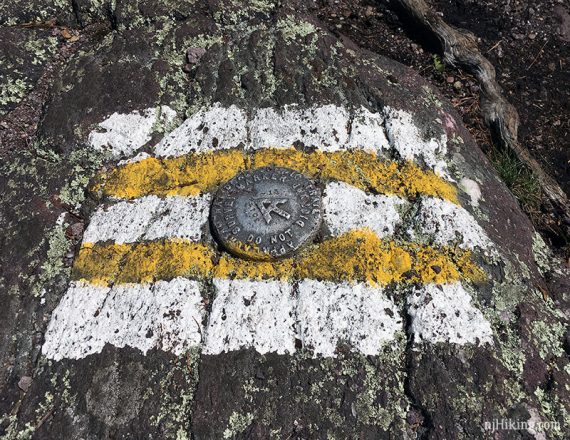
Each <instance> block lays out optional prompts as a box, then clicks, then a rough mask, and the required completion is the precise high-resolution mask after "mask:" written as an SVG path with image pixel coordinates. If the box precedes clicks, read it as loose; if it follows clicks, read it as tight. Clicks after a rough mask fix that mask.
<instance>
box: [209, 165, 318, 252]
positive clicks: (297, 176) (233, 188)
mask: <svg viewBox="0 0 570 440" xmlns="http://www.w3.org/2000/svg"><path fill="white" fill-rule="evenodd" d="M321 205H322V200H321V191H320V189H319V188H318V187H317V186H316V185H315V184H314V183H313V182H312V181H311V180H309V179H308V178H306V177H305V176H303V175H302V174H301V173H299V172H297V171H294V170H291V169H288V168H280V167H265V168H259V169H256V170H252V171H244V172H241V173H239V174H238V175H237V176H236V177H234V178H233V179H231V180H230V181H228V182H227V183H225V184H224V185H222V186H221V188H220V189H219V190H218V192H217V193H216V195H215V198H214V201H213V203H212V208H211V211H210V215H211V221H212V226H213V230H214V233H215V235H216V237H217V238H218V239H219V240H220V242H221V244H222V245H223V246H224V247H225V248H226V249H227V250H229V251H230V252H232V253H233V254H236V255H238V256H241V257H245V258H249V259H255V260H269V259H273V258H280V257H286V256H290V255H292V254H293V253H295V251H297V250H298V249H299V248H301V247H302V246H303V245H304V244H305V243H307V242H309V241H311V240H312V239H313V238H314V236H315V234H316V233H317V231H318V229H319V226H320V224H321V221H322V208H321Z"/></svg>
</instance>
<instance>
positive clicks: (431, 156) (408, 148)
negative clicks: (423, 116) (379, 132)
mask: <svg viewBox="0 0 570 440" xmlns="http://www.w3.org/2000/svg"><path fill="white" fill-rule="evenodd" d="M384 115H385V117H386V119H385V125H386V134H387V136H388V141H389V142H390V147H392V148H393V149H394V150H396V151H397V152H398V154H399V155H400V157H401V158H402V159H405V160H415V161H418V160H423V162H424V163H425V165H427V166H428V167H430V168H431V169H433V170H434V171H435V172H436V173H438V174H441V175H445V174H446V173H445V171H446V169H447V163H446V161H445V155H446V153H447V135H446V134H445V132H442V134H441V136H440V137H439V139H438V138H434V137H430V138H426V137H425V136H424V135H422V133H421V132H420V129H419V128H418V126H417V125H416V124H414V120H413V116H412V115H411V114H410V113H408V112H406V111H404V110H394V109H392V108H390V107H385V108H384Z"/></svg>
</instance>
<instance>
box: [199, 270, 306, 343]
mask: <svg viewBox="0 0 570 440" xmlns="http://www.w3.org/2000/svg"><path fill="white" fill-rule="evenodd" d="M214 287H215V289H216V297H215V299H214V303H213V304H212V312H211V313H210V318H209V322H208V328H207V331H206V344H205V347H204V353H206V354H219V353H223V352H227V351H233V350H239V349H240V348H255V350H257V351H258V352H259V353H262V354H265V353H269V352H274V353H278V354H285V353H293V352H294V351H295V331H294V327H293V326H294V323H295V321H294V316H293V308H294V304H295V303H294V300H293V297H292V290H293V287H292V285H291V284H290V283H286V282H279V281H247V280H224V279H216V280H214Z"/></svg>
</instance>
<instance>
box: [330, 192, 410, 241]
mask: <svg viewBox="0 0 570 440" xmlns="http://www.w3.org/2000/svg"><path fill="white" fill-rule="evenodd" d="M407 204H409V203H408V202H407V201H406V200H404V199H402V198H401V197H397V196H385V195H371V194H366V193H365V192H364V191H362V190H360V189H358V188H355V187H354V186H351V185H348V184H346V183H344V182H334V183H329V184H328V185H327V186H326V189H325V194H324V197H323V211H324V221H325V223H326V225H327V227H328V228H329V230H330V232H331V234H332V235H341V234H344V233H346V232H349V231H352V230H354V229H360V228H369V229H371V230H372V231H374V232H375V233H376V234H377V235H378V236H379V237H386V236H390V235H392V234H393V233H394V229H395V228H396V226H397V225H399V224H400V223H401V221H402V218H401V216H400V213H399V211H398V208H400V207H402V206H403V205H407Z"/></svg>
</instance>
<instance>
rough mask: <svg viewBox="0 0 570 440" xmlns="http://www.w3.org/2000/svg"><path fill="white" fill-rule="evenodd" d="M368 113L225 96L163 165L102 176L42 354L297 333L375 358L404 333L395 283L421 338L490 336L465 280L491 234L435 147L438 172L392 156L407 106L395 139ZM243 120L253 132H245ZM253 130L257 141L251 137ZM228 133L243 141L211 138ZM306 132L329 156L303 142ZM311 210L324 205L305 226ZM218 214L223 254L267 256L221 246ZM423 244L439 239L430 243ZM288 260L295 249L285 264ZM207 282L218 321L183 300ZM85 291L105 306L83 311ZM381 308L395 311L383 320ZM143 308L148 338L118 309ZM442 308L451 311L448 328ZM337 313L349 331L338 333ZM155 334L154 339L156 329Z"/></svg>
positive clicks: (215, 343) (473, 276) (172, 142)
mask: <svg viewBox="0 0 570 440" xmlns="http://www.w3.org/2000/svg"><path fill="white" fill-rule="evenodd" d="M144 113H145V112H143V114H144ZM147 113H148V112H147ZM306 114H310V115H316V117H315V121H314V124H315V125H314V126H313V129H312V130H309V131H305V130H304V129H303V127H302V123H301V122H300V121H301V119H303V118H302V117H301V116H302V115H306ZM214 115H216V117H217V118H218V119H221V120H224V121H225V123H224V124H220V123H219V122H218V121H215V119H216V117H214ZM229 115H231V117H230V116H229ZM356 115H366V119H365V120H364V122H362V123H361V124H362V125H361V126H356V127H353V129H352V131H351V134H350V135H348V134H345V135H343V134H342V132H340V133H339V132H338V130H337V128H336V127H338V126H339V124H340V125H341V126H342V121H344V120H346V119H347V118H351V117H354V118H356V116H354V115H351V113H350V112H349V111H348V110H346V109H344V108H340V107H335V106H326V107H315V108H310V109H297V108H290V109H286V110H281V111H279V110H275V109H259V110H258V111H257V112H256V114H255V116H253V118H251V120H250V119H247V117H246V115H245V113H243V112H241V111H240V110H239V109H238V108H237V107H230V108H223V107H221V106H218V105H215V106H213V107H212V108H210V109H204V110H201V111H199V112H197V113H196V115H195V116H193V117H191V118H190V119H189V120H187V121H186V122H184V123H183V124H182V125H181V126H180V127H179V128H177V129H175V130H174V131H173V132H172V133H171V134H169V135H167V136H166V137H165V139H164V140H163V141H162V142H161V143H159V144H158V145H157V147H156V151H155V156H154V157H152V156H148V155H145V156H142V157H139V158H135V159H134V160H129V161H126V162H124V163H122V164H120V165H119V166H118V167H117V168H115V169H113V170H111V171H110V172H108V173H107V174H105V175H101V176H100V178H99V179H98V182H97V184H96V190H97V191H99V193H100V194H101V195H103V196H104V197H105V198H106V199H107V200H108V202H107V203H106V204H105V205H104V206H102V207H101V208H99V209H97V210H96V211H95V213H94V214H93V216H92V219H91V222H90V225H89V226H88V228H87V230H86V231H85V236H84V243H83V245H82V249H81V251H80V253H79V256H78V258H77V260H76V263H75V277H76V281H74V283H73V286H72V287H71V288H70V289H69V291H68V293H67V295H66V296H65V298H64V300H63V301H62V302H61V304H60V305H59V306H58V308H57V309H56V310H55V311H54V314H53V317H52V321H51V323H50V325H49V327H48V332H47V333H46V343H45V345H44V349H43V351H44V354H45V355H46V356H48V357H52V358H54V359H61V358H63V357H71V358H78V357H82V356H85V355H87V354H89V353H94V352H97V351H99V350H101V348H102V346H103V344H104V343H110V344H114V345H116V346H118V347H121V346H125V345H130V346H133V347H137V348H139V349H141V350H143V351H146V350H148V349H149V348H152V347H155V346H159V347H161V348H162V349H163V350H169V351H173V352H174V353H180V352H182V351H183V350H185V349H187V348H188V347H189V346H193V345H202V346H203V347H204V350H205V351H206V352H207V353H212V354H214V353H220V352H224V351H228V350H238V349H240V348H247V347H253V348H256V349H257V350H260V352H262V353H265V352H276V353H284V352H289V353H292V352H294V351H295V339H300V340H301V341H303V342H304V344H305V346H306V347H308V348H311V349H313V350H314V353H315V355H317V354H320V355H323V356H334V353H335V350H334V345H335V343H336V342H340V341H344V340H347V341H349V343H350V344H351V345H352V346H353V349H354V350H358V351H362V352H363V353H366V354H374V353H378V351H379V350H381V349H382V347H383V346H384V345H386V344H387V343H389V341H390V340H393V339H394V338H395V337H396V333H397V332H402V331H403V318H402V315H401V311H399V310H397V308H396V307H395V305H394V303H393V301H392V300H391V299H390V297H389V296H387V295H386V293H385V287H386V286H389V285H393V284H396V285H401V286H403V288H404V289H405V291H406V292H408V295H409V298H410V300H409V301H410V306H409V307H410V313H411V314H412V317H413V320H414V321H413V325H412V328H413V330H414V332H415V334H416V335H417V337H418V340H420V339H421V340H425V341H428V342H429V341H432V342H449V343H456V344H464V343H479V344H480V343H490V344H492V343H493V339H492V331H491V327H490V325H489V323H488V322H487V320H486V319H485V318H484V316H483V315H482V314H481V312H480V311H479V310H477V308H476V307H475V306H474V305H473V304H471V301H472V300H471V296H470V294H469V293H468V289H466V288H465V285H466V284H469V283H471V282H480V281H482V280H483V279H484V278H485V274H484V272H483V271H482V270H481V269H480V268H478V267H477V263H476V262H475V261H474V260H473V258H472V255H471V253H472V252H473V251H480V252H486V253H493V245H492V243H491V241H490V240H489V238H488V237H487V236H486V234H485V233H484V232H483V231H482V229H481V228H480V227H479V226H478V225H477V222H476V221H475V220H474V219H473V218H472V217H471V215H470V214H469V213H468V212H467V211H466V210H465V209H464V208H462V207H461V205H460V203H459V202H458V198H457V189H456V185H455V183H453V182H451V181H449V180H447V178H446V177H445V173H444V172H443V171H441V170H440V167H441V166H440V162H439V161H438V160H437V159H436V158H437V156H430V157H431V159H430V162H431V163H432V164H433V168H432V169H430V167H426V166H419V165H416V164H415V163H414V162H413V161H409V160H408V161H401V162H396V161H391V160H389V159H387V158H384V157H383V156H382V152H383V151H384V150H388V149H389V148H390V146H389V144H388V141H387V138H388V136H389V135H390V133H392V135H393V134H394V130H395V127H399V128H398V133H401V132H405V133H413V131H414V129H413V127H406V124H411V122H409V118H407V116H404V117H402V118H401V119H400V120H399V122H395V121H393V120H392V122H391V123H390V124H389V125H388V126H390V127H391V131H388V135H387V134H386V130H387V129H386V127H385V123H384V122H383V121H384V118H385V117H386V116H385V115H380V114H374V113H370V112H367V111H366V110H364V109H362V110H358V111H357V112H356ZM113 117H114V118H115V119H116V116H113ZM193 118H195V119H196V121H194V119H193ZM205 121H212V122H211V124H212V125H211V126H209V129H208V130H207V131H205V130H201V131H200V130H196V129H195V128H192V127H195V126H197V125H200V124H203V123H205ZM107 125H108V124H107ZM107 125H106V126H107ZM243 127H247V130H250V131H252V132H253V134H247V133H243V134H240V133H241V131H240V130H243V129H244V128H243ZM260 127H265V128H264V130H263V131H261V132H260V131H259V129H260ZM121 130H122V131H124V127H123V126H121ZM303 133H305V134H303ZM307 133H310V134H307ZM111 135H112V129H111V131H110V133H109V136H111ZM198 136H204V138H203V139H198V138H197V137H198ZM235 136H239V137H237V138H235ZM252 136H253V139H255V141H254V143H253V144H246V145H245V146H244V147H243V148H241V147H237V146H236V145H237V144H238V143H239V144H241V143H242V142H243V140H244V139H246V138H248V137H249V138H251V137H252ZM296 136H298V137H296ZM307 136H308V137H307ZM214 138H216V139H219V140H228V143H227V144H225V143H223V142H219V141H218V142H217V143H216V144H214V143H210V145H209V146H208V142H210V141H211V139H214ZM98 139H99V138H98ZM280 139H282V140H280ZM371 139H374V140H375V142H373V143H372V144H367V143H364V142H367V141H369V140H371ZM298 140H302V141H303V142H305V143H306V144H307V145H308V146H314V149H313V150H312V151H307V152H305V151H301V150H297V149H295V148H293V147H291V146H290V145H289V144H290V143H291V142H296V141H298ZM413 141H414V138H413V137H411V138H410V139H409V143H407V144H406V151H409V154H408V156H407V158H408V159H425V158H426V156H423V154H425V151H426V150H425V148H423V146H424V145H430V143H431V142H432V141H429V142H427V144H426V142H425V141H421V145H418V148H417V150H414V145H413ZM98 142H99V141H98ZM382 142H384V143H382ZM433 142H434V143H436V142H437V141H433ZM97 145H99V144H97ZM110 145H113V144H110ZM197 145H199V147H196V146H197ZM369 145H372V147H370V146H369ZM397 145H400V143H397ZM166 146H168V149H166ZM121 151H122V150H117V153H120V152H121ZM166 152H169V156H168V157H162V156H164V155H165V153H166ZM173 152H176V153H175V155H173V154H172V153H173ZM441 153H442V152H440V154H441ZM432 154H435V150H434V153H430V155H432ZM267 167H270V168H267ZM271 167H277V168H271ZM279 167H281V168H279ZM244 170H251V171H244ZM303 175H307V176H310V177H311V179H314V181H315V182H319V183H320V185H322V186H323V187H324V197H323V198H322V202H321V196H320V189H317V188H316V187H315V186H314V185H313V183H311V182H310V181H309V180H308V179H307V178H305V177H304V176H303ZM216 191H217V193H216ZM212 193H215V194H216V195H215V197H214V198H213V201H212ZM417 196H419V198H417ZM321 203H322V214H323V220H324V223H323V228H321V229H322V231H321V235H322V236H323V239H322V240H320V242H319V243H316V244H313V245H311V246H309V248H307V249H305V250H303V251H300V252H294V251H296V250H297V249H298V248H299V247H300V246H301V245H302V244H304V243H305V242H306V241H309V240H311V239H312V237H314V235H315V233H316V232H317V230H318V228H319V226H320V215H321ZM304 205H307V206H306V207H308V208H307V209H309V208H310V209H309V211H308V214H307V216H306V218H304V219H303V218H302V217H303V215H304V214H303V209H304ZM210 206H211V208H210ZM210 210H211V220H212V223H211V224H212V226H213V228H214V234H215V235H217V236H218V237H220V238H221V240H222V242H223V244H224V245H225V246H226V247H229V248H230V250H232V249H233V252H234V253H237V255H239V256H245V257H247V258H248V259H250V258H252V257H253V259H261V260H270V261H260V262H255V261H247V260H242V259H241V258H240V257H233V256H231V255H228V254H225V253H224V252H223V251H222V252H221V253H220V251H217V250H215V241H214V237H213V236H212V235H211V233H210V232H209V231H210V228H209V225H208V213H209V212H210ZM410 213H414V214H413V215H412V216H410ZM300 222H302V225H301V226H298V227H297V229H299V231H295V233H293V231H292V230H291V229H292V228H293V227H294V226H295V225H298V224H300ZM288 230H289V231H290V233H288V232H287V231H288ZM397 230H404V231H407V232H406V233H405V235H404V236H407V237H408V242H406V241H404V240H402V239H398V240H397V241H394V237H393V235H394V234H395V232H396V231H397ZM280 236H283V238H284V239H285V240H284V241H283V240H281V241H283V243H281V241H280V239H279V237H280ZM425 236H428V237H430V240H431V242H425V240H424V242H422V241H421V240H420V241H418V242H417V241H415V239H416V238H417V237H425ZM232 237H233V240H232ZM275 237H277V238H275ZM272 238H274V239H275V240H276V241H277V243H273V242H272V241H271V240H272ZM288 240H289V243H290V244H289V247H287V246H286V245H287V242H288ZM258 241H259V242H258ZM236 243H237V244H239V243H241V247H240V246H238V245H237V244H236ZM281 248H282V249H283V252H281V251H280V250H279V249H281ZM246 251H247V252H246ZM256 251H257V252H256ZM267 254H269V257H268V255H267ZM277 256H279V257H282V256H286V257H288V258H285V259H284V260H278V261H271V260H272V258H271V257H277ZM215 260H217V262H214V261H215ZM207 280H213V283H214V290H215V296H214V302H213V305H212V311H211V312H210V313H209V314H208V313H207V312H206V311H205V307H204V306H203V305H202V304H201V302H199V301H195V300H192V301H190V299H189V298H188V299H183V297H185V296H186V295H187V294H184V295H183V297H180V294H181V292H187V289H189V288H190V289H191V291H192V292H193V293H192V294H193V295H194V297H195V295H196V294H197V292H199V291H200V289H201V286H202V283H203V282H205V281H207ZM188 283H190V284H188ZM417 283H419V284H420V287H412V285H414V284H417ZM434 284H437V285H442V286H443V288H442V289H441V290H438V289H433V288H432V286H433V285H434ZM189 286H191V287H189ZM405 286H409V287H405ZM142 292H144V294H143V293H142ZM341 292H342V293H341ZM428 292H429V293H428ZM450 292H453V293H452V294H451V296H450ZM335 295H337V296H338V299H337V300H335V301H332V300H331V298H335ZM422 295H423V296H422ZM425 295H428V296H427V297H426V296H425ZM454 296H455V298H456V299H457V301H454V300H453V298H454ZM87 297H89V298H91V299H90V303H91V304H93V307H94V309H93V312H89V313H87V312H86V309H85V308H81V307H78V306H77V305H78V304H79V303H80V302H81V301H82V300H81V298H87ZM96 298H99V299H98V300H96ZM105 298H113V299H112V300H111V301H108V300H105ZM168 298H178V299H177V300H175V301H173V300H172V299H168ZM248 298H249V299H248ZM416 298H424V299H423V300H422V302H418V301H417V300H416ZM426 298H429V299H426ZM91 301H95V302H91ZM97 301H103V303H105V307H106V308H108V307H112V308H113V310H112V311H110V312H109V313H110V315H109V313H107V314H106V315H109V316H107V317H106V318H105V319H102V318H101V314H100V313H95V310H99V307H101V306H99V305H97V304H99V303H98V302H97ZM145 301H147V302H145ZM188 301H190V302H188ZM159 304H160V305H159ZM365 304H366V305H365ZM384 305H385V306H386V307H389V308H390V309H392V310H393V313H391V314H389V315H388V314H386V313H384V311H383V310H384V308H385V307H384ZM133 308H136V309H137V310H139V312H137V315H136V316H137V317H136V322H137V324H136V330H133V328H132V327H131V326H130V325H125V322H124V321H114V320H115V319H118V317H119V316H123V315H122V314H123V312H120V310H125V313H128V311H129V310H132V309H133ZM165 308H166V309H165ZM165 310H167V311H169V312H171V313H170V314H169V313H166V314H165V313H164V311H165ZM222 311H223V313H222ZM116 313H119V315H117V318H112V317H113V316H115V314H116ZM323 313H324V315H323ZM441 313H446V314H452V315H453V319H447V320H441V318H440V316H441ZM164 316H174V317H173V318H168V320H167V321H165V318H164ZM130 319H131V322H134V319H135V318H134V317H133V318H130ZM328 320H331V321H337V320H340V322H341V323H344V324H341V325H340V326H339V325H334V326H332V327H329V326H328V324H326V322H327V321H328ZM115 322H116V323H115ZM126 322H127V323H128V322H129V321H128V320H127V321H126ZM202 322H206V324H205V325H204V326H202V325H201V324H200V325H198V326H197V325H196V323H202ZM317 322H322V324H320V325H316V323H317ZM252 323H255V324H253V327H252ZM157 326H158V327H157ZM264 326H265V327H266V328H267V330H261V329H263V328H264ZM114 327H115V328H114ZM113 328H114V329H113ZM157 328H160V329H161V330H157ZM111 329H113V330H111ZM269 329H273V330H271V331H270V330H269ZM149 331H152V334H153V337H152V338H150V339H149V338H145V337H144V335H146V334H147V333H148V332H149ZM378 332H380V333H378ZM355 335H362V336H359V337H356V336H355ZM373 335H377V336H373ZM361 338H365V339H366V341H367V342H366V343H365V344H364V342H362V341H361ZM335 341H336V342H335ZM325 347H326V348H325Z"/></svg>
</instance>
